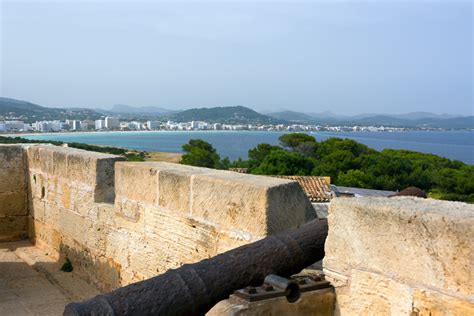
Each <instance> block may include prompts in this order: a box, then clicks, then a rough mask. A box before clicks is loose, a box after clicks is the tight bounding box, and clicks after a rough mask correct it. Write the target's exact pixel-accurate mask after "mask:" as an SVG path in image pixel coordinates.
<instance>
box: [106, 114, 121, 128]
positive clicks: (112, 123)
mask: <svg viewBox="0 0 474 316" xmlns="http://www.w3.org/2000/svg"><path fill="white" fill-rule="evenodd" d="M105 128H106V129H118V128H120V122H119V120H118V119H117V118H115V117H110V116H107V117H106V118H105Z"/></svg>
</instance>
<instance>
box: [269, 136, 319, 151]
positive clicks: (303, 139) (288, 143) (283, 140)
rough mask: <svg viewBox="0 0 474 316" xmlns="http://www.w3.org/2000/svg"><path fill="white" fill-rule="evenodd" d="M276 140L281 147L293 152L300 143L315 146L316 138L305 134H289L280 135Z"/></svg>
mask: <svg viewBox="0 0 474 316" xmlns="http://www.w3.org/2000/svg"><path fill="white" fill-rule="evenodd" d="M278 140H279V141H280V144H281V146H283V147H284V148H286V149H288V150H293V151H294V150H295V149H296V148H297V147H298V146H299V145H301V144H302V143H314V144H316V138H314V137H313V136H310V135H308V134H305V133H291V134H285V135H281V136H280V137H279V138H278Z"/></svg>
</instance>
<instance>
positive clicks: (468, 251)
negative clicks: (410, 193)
mask: <svg viewBox="0 0 474 316" xmlns="http://www.w3.org/2000/svg"><path fill="white" fill-rule="evenodd" d="M328 221H329V234H328V237H327V239H326V245H325V252H326V256H325V258H324V271H325V273H326V276H327V278H330V279H331V281H332V283H333V285H334V286H336V290H337V293H338V306H339V309H340V310H341V314H344V311H345V313H346V314H367V313H375V314H392V315H398V314H406V313H411V312H412V306H414V305H413V304H414V303H413V302H414V301H416V300H418V299H419V298H416V295H415V296H413V291H415V290H416V291H418V290H420V291H423V290H426V289H429V290H430V291H432V292H437V291H438V292H442V293H444V295H447V296H448V297H449V300H450V301H452V300H457V299H459V300H461V301H464V302H471V303H472V302H474V296H473V295H472V293H474V274H473V273H472V264H473V262H474V230H473V227H474V206H473V205H471V204H465V203H457V202H446V201H435V200H430V199H428V200H424V199H418V198H409V197H400V198H393V199H388V198H337V199H334V200H333V201H332V202H331V206H330V209H329V216H328ZM420 304H422V303H420ZM456 304H457V303H456ZM422 305H423V304H422ZM420 306H421V305H420ZM445 306H450V305H449V304H448V303H447V304H446V305H445ZM437 308H438V307H433V311H436V310H437ZM453 308H454V307H453ZM422 309H423V307H420V308H419V310H422ZM453 311H454V310H450V312H448V313H447V314H453V315H454V314H456V313H454V312H453ZM415 312H416V311H415Z"/></svg>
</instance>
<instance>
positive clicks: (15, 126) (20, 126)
mask: <svg viewBox="0 0 474 316" xmlns="http://www.w3.org/2000/svg"><path fill="white" fill-rule="evenodd" d="M4 124H5V130H6V131H7V132H10V131H11V132H13V131H23V130H25V123H24V122H23V121H5V122H4Z"/></svg>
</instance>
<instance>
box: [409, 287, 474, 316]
mask: <svg viewBox="0 0 474 316" xmlns="http://www.w3.org/2000/svg"><path fill="white" fill-rule="evenodd" d="M412 315H416V316H425V315H427V316H445V315H459V316H464V315H474V302H473V301H471V302H469V301H467V300H465V299H460V298H456V297H451V296H448V295H444V294H442V293H437V292H434V291H430V290H421V289H415V290H414V292H413V311H412Z"/></svg>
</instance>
